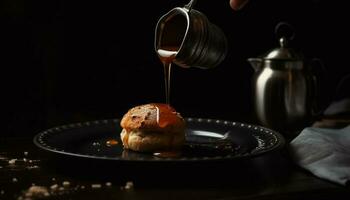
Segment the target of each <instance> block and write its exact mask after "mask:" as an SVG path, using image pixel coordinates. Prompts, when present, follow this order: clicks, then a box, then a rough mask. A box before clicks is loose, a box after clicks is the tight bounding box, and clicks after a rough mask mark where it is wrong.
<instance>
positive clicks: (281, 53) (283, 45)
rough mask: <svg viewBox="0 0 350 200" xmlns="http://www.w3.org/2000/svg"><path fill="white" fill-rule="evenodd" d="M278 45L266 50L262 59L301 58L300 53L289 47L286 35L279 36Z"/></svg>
mask: <svg viewBox="0 0 350 200" xmlns="http://www.w3.org/2000/svg"><path fill="white" fill-rule="evenodd" d="M279 43H280V47H278V48H275V49H273V50H271V51H270V52H268V53H267V54H266V56H265V57H264V59H267V60H302V57H303V56H302V55H301V53H299V52H297V51H296V50H294V49H292V48H289V47H288V46H287V45H288V41H287V38H286V37H281V38H280V40H279Z"/></svg>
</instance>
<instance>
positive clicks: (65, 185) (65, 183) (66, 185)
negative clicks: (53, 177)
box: [62, 181, 70, 187]
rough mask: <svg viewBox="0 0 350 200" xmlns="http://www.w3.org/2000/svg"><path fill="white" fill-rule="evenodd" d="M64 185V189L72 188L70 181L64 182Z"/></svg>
mask: <svg viewBox="0 0 350 200" xmlns="http://www.w3.org/2000/svg"><path fill="white" fill-rule="evenodd" d="M62 185H63V186H64V187H69V186H70V182H69V181H63V183H62Z"/></svg>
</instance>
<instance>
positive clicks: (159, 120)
mask: <svg viewBox="0 0 350 200" xmlns="http://www.w3.org/2000/svg"><path fill="white" fill-rule="evenodd" d="M120 125H121V127H122V128H123V130H122V132H121V133H120V137H121V140H122V142H123V146H124V148H126V149H131V150H134V151H139V152H155V151H173V150H178V149H180V148H181V147H182V145H183V144H184V142H185V127H186V123H185V120H184V119H183V117H182V116H181V115H180V114H179V113H178V112H176V111H175V109H174V108H172V107H171V106H169V105H168V104H160V103H157V104H156V103H153V104H144V105H139V106H136V107H134V108H131V109H130V110H129V111H128V112H127V113H126V114H125V115H124V116H123V118H122V120H121V122H120Z"/></svg>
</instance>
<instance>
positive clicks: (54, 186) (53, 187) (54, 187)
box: [50, 184, 58, 190]
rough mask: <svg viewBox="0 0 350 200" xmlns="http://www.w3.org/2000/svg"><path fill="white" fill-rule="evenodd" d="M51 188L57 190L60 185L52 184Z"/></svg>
mask: <svg viewBox="0 0 350 200" xmlns="http://www.w3.org/2000/svg"><path fill="white" fill-rule="evenodd" d="M50 189H51V190H57V189H58V185H57V184H54V185H51V186H50Z"/></svg>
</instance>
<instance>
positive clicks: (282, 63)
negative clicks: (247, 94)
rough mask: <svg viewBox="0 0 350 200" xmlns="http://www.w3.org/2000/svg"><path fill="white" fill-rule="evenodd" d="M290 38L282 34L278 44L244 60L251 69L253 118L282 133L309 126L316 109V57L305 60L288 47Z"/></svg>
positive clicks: (316, 111)
mask: <svg viewBox="0 0 350 200" xmlns="http://www.w3.org/2000/svg"><path fill="white" fill-rule="evenodd" d="M280 25H281V24H279V25H278V27H280ZM293 37H294V34H293ZM293 37H292V36H291V37H289V38H287V37H283V36H282V37H281V38H280V39H279V47H277V48H275V49H273V50H271V51H268V52H267V53H266V54H264V55H263V56H261V57H259V58H249V59H248V62H249V63H250V64H251V65H252V67H253V68H254V71H255V73H254V75H253V77H252V84H253V87H252V88H253V103H254V108H255V114H256V117H257V119H258V121H259V122H260V123H261V124H262V125H264V126H266V127H269V128H272V129H275V130H278V131H280V132H282V133H295V132H296V131H298V130H300V129H302V128H303V127H305V126H307V125H309V124H310V123H311V122H312V120H313V119H314V117H315V115H316V114H317V113H318V112H319V111H318V110H317V108H316V104H317V99H316V96H317V92H318V86H317V83H318V77H317V76H316V73H314V71H315V70H314V69H313V68H312V67H311V66H315V65H312V64H311V63H312V62H315V61H320V60H319V59H313V60H312V61H311V60H306V59H305V58H304V56H303V55H302V54H301V53H300V52H298V51H296V50H294V49H293V48H290V47H288V42H289V41H290V40H291V39H292V38H293ZM309 61H310V62H309Z"/></svg>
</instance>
